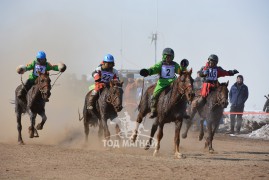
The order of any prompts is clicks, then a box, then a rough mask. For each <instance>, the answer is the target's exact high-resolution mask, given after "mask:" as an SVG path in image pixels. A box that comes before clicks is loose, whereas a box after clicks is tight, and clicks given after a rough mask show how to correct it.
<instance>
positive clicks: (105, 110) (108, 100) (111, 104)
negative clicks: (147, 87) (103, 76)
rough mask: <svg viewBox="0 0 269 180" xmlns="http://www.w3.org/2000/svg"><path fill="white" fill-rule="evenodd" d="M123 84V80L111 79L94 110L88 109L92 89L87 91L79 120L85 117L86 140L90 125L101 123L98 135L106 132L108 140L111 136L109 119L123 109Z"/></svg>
mask: <svg viewBox="0 0 269 180" xmlns="http://www.w3.org/2000/svg"><path fill="white" fill-rule="evenodd" d="M122 84H123V82H118V81H110V83H109V85H108V86H106V87H105V88H103V89H102V90H101V92H100V94H99V98H98V100H97V102H96V105H95V106H94V108H93V110H89V109H87V106H88V104H89V97H90V95H91V91H90V92H88V93H87V95H86V97H85V103H84V108H83V117H82V118H80V117H79V120H82V119H84V132H85V140H86V141H88V136H89V126H97V125H99V130H98V136H99V137H101V136H102V135H103V132H104V137H105V138H106V139H107V140H108V139H109V138H110V132H109V129H108V126H107V120H108V119H110V120H113V119H114V118H116V117H117V116H118V114H117V112H120V111H121V110H122V96H123V90H122ZM119 131H120V129H119V126H118V125H117V126H116V132H117V133H118V132H119Z"/></svg>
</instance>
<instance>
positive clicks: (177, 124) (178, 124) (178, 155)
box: [174, 119, 185, 159]
mask: <svg viewBox="0 0 269 180" xmlns="http://www.w3.org/2000/svg"><path fill="white" fill-rule="evenodd" d="M182 121H183V119H180V120H177V121H176V122H175V137H174V147H175V157H176V158H178V159H181V158H185V156H184V155H183V154H181V153H180V152H179V144H180V130H181V127H182Z"/></svg>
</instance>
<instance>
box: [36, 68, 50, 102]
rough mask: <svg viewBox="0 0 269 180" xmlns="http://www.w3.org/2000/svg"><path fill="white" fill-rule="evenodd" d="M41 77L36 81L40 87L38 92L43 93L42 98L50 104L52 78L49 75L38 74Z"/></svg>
mask: <svg viewBox="0 0 269 180" xmlns="http://www.w3.org/2000/svg"><path fill="white" fill-rule="evenodd" d="M38 74H39V76H38V78H37V79H36V81H35V84H36V85H37V87H38V90H39V91H40V93H41V96H42V98H43V99H44V101H46V102H48V101H49V97H50V95H51V93H50V90H51V85H50V82H51V80H50V77H49V73H48V72H46V73H44V74H43V73H41V72H38Z"/></svg>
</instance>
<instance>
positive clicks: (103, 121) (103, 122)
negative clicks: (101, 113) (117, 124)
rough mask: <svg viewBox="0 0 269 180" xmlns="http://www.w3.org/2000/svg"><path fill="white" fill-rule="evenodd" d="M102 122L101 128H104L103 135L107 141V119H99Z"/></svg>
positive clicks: (108, 135) (108, 136) (108, 134)
mask: <svg viewBox="0 0 269 180" xmlns="http://www.w3.org/2000/svg"><path fill="white" fill-rule="evenodd" d="M101 119H102V120H101V121H102V124H103V128H104V135H105V139H106V140H109V139H110V132H109V129H108V126H107V119H105V118H104V117H102V118H101Z"/></svg>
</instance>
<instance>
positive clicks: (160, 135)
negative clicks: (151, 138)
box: [153, 123, 164, 156]
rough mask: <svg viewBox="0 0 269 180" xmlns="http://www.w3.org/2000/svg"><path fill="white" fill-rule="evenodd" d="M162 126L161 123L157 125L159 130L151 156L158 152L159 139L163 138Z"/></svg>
mask: <svg viewBox="0 0 269 180" xmlns="http://www.w3.org/2000/svg"><path fill="white" fill-rule="evenodd" d="M163 126H164V124H163V123H162V124H160V125H159V131H158V135H157V145H156V148H155V151H154V153H153V156H157V155H158V153H159V150H160V144H161V140H162V138H163Z"/></svg>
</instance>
